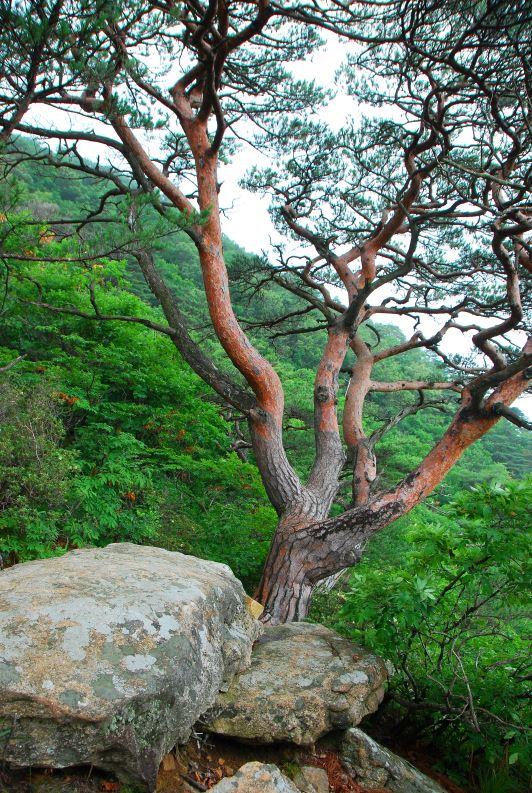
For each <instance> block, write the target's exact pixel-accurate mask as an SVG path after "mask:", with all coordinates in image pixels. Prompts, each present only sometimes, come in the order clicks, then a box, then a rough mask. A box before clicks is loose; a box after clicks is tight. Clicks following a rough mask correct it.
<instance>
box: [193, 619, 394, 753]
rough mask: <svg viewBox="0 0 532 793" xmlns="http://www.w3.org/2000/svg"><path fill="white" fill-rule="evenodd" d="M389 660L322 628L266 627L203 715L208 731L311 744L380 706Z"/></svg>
mask: <svg viewBox="0 0 532 793" xmlns="http://www.w3.org/2000/svg"><path fill="white" fill-rule="evenodd" d="M387 677H388V675H387V671H386V666H385V663H384V661H383V660H382V659H381V658H378V657H377V656H375V655H371V654H370V653H369V652H368V651H367V650H365V649H364V648H362V647H358V646H357V645H354V644H352V643H351V642H350V641H348V640H347V639H344V638H342V637H341V636H338V635H337V634H336V633H334V632H333V631H331V630H329V629H328V628H324V627H323V625H311V624H308V623H303V622H296V623H291V624H287V625H277V626H275V627H267V628H265V630H264V634H263V636H262V637H261V638H260V639H259V641H258V642H257V643H256V644H255V646H254V648H253V652H252V655H251V666H250V667H249V669H247V670H245V671H244V672H242V673H240V674H239V675H238V676H237V677H235V678H234V680H233V682H232V683H231V685H230V687H229V689H228V690H227V691H226V692H224V693H221V694H220V695H219V697H218V700H217V702H216V704H215V706H214V707H213V708H211V709H210V710H209V711H207V713H205V714H204V715H203V716H202V717H201V724H202V725H203V726H204V728H205V729H207V730H208V731H210V732H214V733H218V734H220V735H227V736H230V737H232V738H238V739H240V740H242V741H253V742H256V743H266V744H267V743H277V742H283V741H285V742H290V743H295V744H299V745H301V746H309V745H311V744H313V743H314V742H315V741H317V740H318V738H320V737H321V736H322V735H325V734H326V733H328V732H330V731H331V730H334V729H345V728H347V727H351V726H354V725H356V724H358V723H359V722H360V721H361V720H362V718H363V717H364V716H366V715H367V714H368V713H372V712H373V711H375V710H376V709H377V707H378V706H379V703H380V702H381V700H382V697H383V695H384V683H385V682H386V680H387Z"/></svg>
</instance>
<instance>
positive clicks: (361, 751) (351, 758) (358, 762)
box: [341, 728, 445, 793]
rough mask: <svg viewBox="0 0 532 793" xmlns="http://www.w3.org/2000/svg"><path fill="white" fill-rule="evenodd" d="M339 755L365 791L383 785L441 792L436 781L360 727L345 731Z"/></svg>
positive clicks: (409, 792) (403, 791)
mask: <svg viewBox="0 0 532 793" xmlns="http://www.w3.org/2000/svg"><path fill="white" fill-rule="evenodd" d="M341 754H342V759H343V760H344V762H345V764H346V766H347V767H348V768H349V769H350V771H351V772H352V773H353V774H354V775H355V777H356V780H357V782H359V783H360V784H361V785H362V786H363V787H365V788H368V789H369V790H371V789H374V788H382V787H386V788H387V789H388V790H391V791H393V793H445V791H444V789H443V788H442V787H441V786H440V785H438V783H437V782H435V781H434V780H433V779H430V777H428V776H426V775H425V774H422V773H421V771H418V769H417V768H414V766H413V765H411V764H410V763H409V762H407V761H406V760H403V758H402V757H398V756H397V755H396V754H394V753H393V752H390V750H389V749H385V748H384V746H381V745H380V744H378V743H377V741H374V740H373V738H370V737H369V735H366V733H364V732H362V730H359V729H356V728H354V729H350V730H347V731H346V733H345V736H344V739H343V741H342V745H341Z"/></svg>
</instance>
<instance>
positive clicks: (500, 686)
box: [322, 479, 532, 778]
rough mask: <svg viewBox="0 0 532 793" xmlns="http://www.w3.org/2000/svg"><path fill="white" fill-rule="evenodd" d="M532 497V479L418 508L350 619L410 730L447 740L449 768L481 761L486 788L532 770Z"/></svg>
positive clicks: (381, 550) (344, 618)
mask: <svg viewBox="0 0 532 793" xmlns="http://www.w3.org/2000/svg"><path fill="white" fill-rule="evenodd" d="M531 495H532V479H529V480H528V481H521V482H506V483H505V484H504V485H493V486H488V485H482V486H478V487H476V488H473V489H472V490H470V491H468V492H465V493H463V494H462V495H461V496H460V497H458V498H456V499H455V500H454V501H453V502H451V503H450V504H448V505H446V506H445V507H440V508H439V509H438V510H430V509H429V508H428V507H422V508H420V509H418V510H417V511H416V514H415V517H412V519H410V520H407V521H403V523H402V524H401V526H400V527H398V528H396V529H395V533H394V534H393V535H392V532H389V533H388V534H383V535H382V536H381V537H379V539H378V541H377V542H376V543H374V544H373V547H372V549H371V552H370V554H369V555H368V556H367V557H366V558H365V559H364V560H363V561H362V563H361V564H359V565H358V567H357V568H356V571H355V572H354V573H353V574H352V576H351V579H350V584H349V591H348V592H347V593H345V594H344V595H343V597H344V599H345V600H344V605H343V607H342V609H341V611H340V621H341V623H340V626H341V628H342V630H343V631H344V632H348V633H349V634H350V635H351V636H352V637H353V638H354V639H356V640H359V641H361V642H363V643H364V644H366V645H367V646H368V647H371V648H372V649H373V650H374V651H376V652H378V653H379V654H381V655H383V656H384V657H386V658H388V659H390V660H391V661H392V663H393V665H394V667H395V669H396V674H395V676H394V677H393V678H392V681H391V686H390V693H391V703H392V706H393V707H394V708H395V709H396V715H397V713H398V714H399V715H400V718H401V720H402V724H403V727H404V725H405V724H410V726H411V727H412V729H413V730H414V731H415V732H416V733H417V734H418V735H425V736H426V737H427V736H428V737H432V738H435V737H436V736H437V741H438V747H439V750H440V751H442V750H443V751H444V752H446V764H447V767H449V765H451V764H454V765H455V767H460V768H461V770H462V771H463V770H464V769H466V768H467V767H468V764H470V763H471V761H472V760H473V761H474V762H475V761H478V765H479V767H481V768H483V769H484V770H483V771H482V773H484V774H485V776H486V778H487V777H488V776H489V773H491V772H489V773H488V771H487V770H486V769H487V768H489V767H491V768H493V769H495V768H497V769H499V770H500V769H501V767H504V766H506V767H507V769H509V771H511V772H512V773H511V775H510V776H511V777H512V778H515V777H516V775H519V774H520V773H526V771H525V768H526V766H527V763H528V762H529V760H530V757H529V754H528V750H527V743H526V730H527V723H528V722H529V718H530V711H529V708H528V707H527V702H528V696H529V680H530V655H529V649H530V648H529V643H528V641H527V639H528V638H529V635H530V626H531V622H530V619H529V616H528V615H529V611H528V607H529V599H528V598H527V592H529V591H530V590H529V587H530V561H529V548H530V521H529V512H528V510H529V505H530V497H531ZM322 608H323V604H322Z"/></svg>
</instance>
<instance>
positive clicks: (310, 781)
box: [293, 765, 330, 793]
mask: <svg viewBox="0 0 532 793" xmlns="http://www.w3.org/2000/svg"><path fill="white" fill-rule="evenodd" d="M293 781H294V785H295V786H296V787H297V789H298V790H300V791H301V793H329V790H330V788H329V777H328V776H327V772H326V771H324V770H323V768H316V766H313V765H304V766H302V767H301V768H299V769H298V771H297V773H296V775H295V776H294V779H293Z"/></svg>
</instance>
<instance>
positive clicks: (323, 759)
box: [0, 733, 464, 793]
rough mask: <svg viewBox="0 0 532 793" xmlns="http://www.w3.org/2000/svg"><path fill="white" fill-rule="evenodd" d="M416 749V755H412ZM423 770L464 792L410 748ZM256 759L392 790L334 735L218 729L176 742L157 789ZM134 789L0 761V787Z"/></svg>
mask: <svg viewBox="0 0 532 793" xmlns="http://www.w3.org/2000/svg"><path fill="white" fill-rule="evenodd" d="M414 755H415V756H414ZM407 759H409V760H410V761H411V762H413V763H414V764H416V765H417V766H418V768H420V770H422V771H423V772H424V773H426V774H429V775H430V776H432V777H433V778H434V779H436V780H437V781H438V782H439V783H440V784H441V785H442V786H443V787H444V788H445V789H446V790H447V791H448V793H464V791H463V789H462V788H459V787H458V786H457V785H455V784H454V783H453V782H451V781H450V780H449V779H447V778H446V777H444V776H442V775H441V774H437V773H435V772H434V771H433V770H432V767H431V760H432V758H428V757H427V756H424V755H423V753H422V751H421V750H417V751H414V750H412V753H410V752H409V753H408V758H407ZM252 760H258V761H260V762H264V763H274V764H275V765H277V766H278V767H279V768H280V769H281V770H282V771H283V772H284V773H285V774H286V775H287V776H292V775H293V773H294V772H295V771H296V769H297V767H298V766H302V765H314V766H318V767H320V768H323V769H325V771H326V772H327V775H328V778H329V785H330V789H331V793H388V792H387V791H384V790H381V791H375V790H373V791H371V792H370V791H366V789H365V788H362V787H361V786H360V785H358V784H357V783H356V781H355V780H354V779H353V778H352V777H351V776H350V775H349V774H348V772H347V771H346V769H345V767H344V766H343V765H342V762H341V760H340V758H339V756H338V753H337V752H336V751H335V748H334V739H331V738H328V739H325V740H324V741H320V742H318V743H317V744H316V746H315V748H314V750H313V751H309V750H307V749H302V748H300V747H296V746H293V745H275V746H257V745H256V744H253V745H249V746H246V745H244V744H240V743H236V742H233V741H229V740H227V739H225V738H221V737H218V736H215V735H209V734H205V733H193V735H192V737H191V739H190V741H189V742H188V744H186V745H185V746H180V747H176V749H175V750H173V751H172V752H170V753H169V754H167V755H166V756H165V757H164V758H163V761H162V763H161V767H160V770H159V776H158V779H157V793H195V792H196V791H205V790H210V789H211V788H212V787H213V786H214V785H215V784H216V783H217V782H219V781H220V779H222V778H223V777H227V776H232V775H233V774H234V773H235V772H236V771H237V770H238V769H239V768H240V767H241V766H242V765H244V764H245V763H248V762H250V761H252ZM8 792H9V793H135V791H134V789H133V788H132V787H131V786H128V785H124V784H121V783H120V782H117V781H116V780H115V779H113V778H111V777H110V775H109V774H106V773H105V772H102V771H99V770H97V769H95V768H90V767H79V768H69V769H64V770H62V771H50V770H43V769H35V768H34V769H25V770H24V771H16V770H13V769H9V768H7V767H0V793H8Z"/></svg>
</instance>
